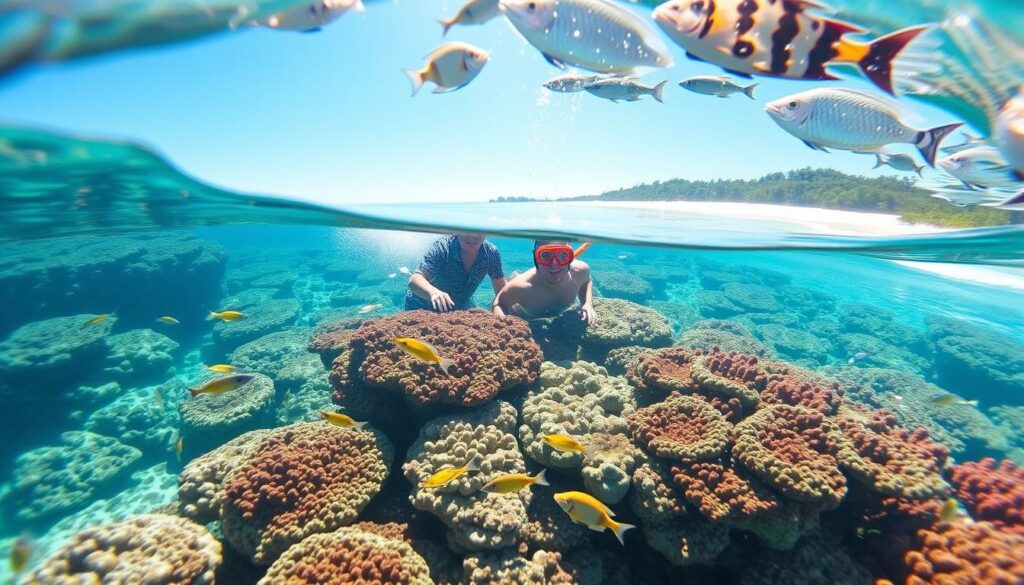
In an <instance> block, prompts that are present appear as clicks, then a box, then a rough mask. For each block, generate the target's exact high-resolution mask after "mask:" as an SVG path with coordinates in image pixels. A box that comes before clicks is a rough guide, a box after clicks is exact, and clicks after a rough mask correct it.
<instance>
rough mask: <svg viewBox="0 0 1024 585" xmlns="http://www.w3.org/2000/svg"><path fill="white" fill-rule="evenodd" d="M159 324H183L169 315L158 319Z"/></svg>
mask: <svg viewBox="0 0 1024 585" xmlns="http://www.w3.org/2000/svg"><path fill="white" fill-rule="evenodd" d="M157 322H158V323H163V324H164V325H180V324H181V323H180V322H179V321H178V320H177V319H175V318H174V317H168V316H167V315H164V316H163V317H160V318H158V319H157Z"/></svg>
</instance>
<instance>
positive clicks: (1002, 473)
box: [949, 457, 1024, 536]
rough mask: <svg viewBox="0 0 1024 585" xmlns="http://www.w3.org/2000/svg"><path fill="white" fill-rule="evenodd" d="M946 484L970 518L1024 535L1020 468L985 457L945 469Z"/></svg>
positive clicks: (1023, 485) (1023, 476)
mask: <svg viewBox="0 0 1024 585" xmlns="http://www.w3.org/2000/svg"><path fill="white" fill-rule="evenodd" d="M949 483H950V484H951V485H952V486H953V490H954V491H955V492H956V497H957V499H958V500H959V501H960V502H962V503H963V505H964V507H965V508H967V511H968V512H970V514H971V518H973V519H974V520H976V521H982V520H984V521H986V522H991V523H992V525H993V526H995V527H996V528H998V529H999V530H1000V531H1002V532H1008V533H1014V534H1019V535H1021V536H1024V467H1019V466H1017V465H1016V464H1015V463H1013V462H1012V461H1007V460H1003V461H1000V462H999V463H996V460H995V459H992V458H990V457H989V458H985V459H982V460H981V461H968V462H966V463H963V464H961V465H954V466H953V467H951V468H950V469H949Z"/></svg>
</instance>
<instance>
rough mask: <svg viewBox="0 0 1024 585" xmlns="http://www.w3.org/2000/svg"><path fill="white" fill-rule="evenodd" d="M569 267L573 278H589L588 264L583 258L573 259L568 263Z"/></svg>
mask: <svg viewBox="0 0 1024 585" xmlns="http://www.w3.org/2000/svg"><path fill="white" fill-rule="evenodd" d="M569 269H570V270H571V271H572V275H573V276H574V277H575V278H581V279H584V280H586V279H588V278H590V265H589V264H587V263H586V262H584V261H583V260H573V261H572V264H570V265H569Z"/></svg>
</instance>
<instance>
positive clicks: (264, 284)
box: [248, 270, 301, 295]
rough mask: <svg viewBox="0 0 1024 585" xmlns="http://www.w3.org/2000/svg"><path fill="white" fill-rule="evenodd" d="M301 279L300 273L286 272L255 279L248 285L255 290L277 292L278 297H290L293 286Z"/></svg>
mask: <svg viewBox="0 0 1024 585" xmlns="http://www.w3.org/2000/svg"><path fill="white" fill-rule="evenodd" d="M299 278H301V277H300V275H299V273H298V272H294V271H291V270H285V271H281V272H274V273H272V274H267V275H265V276H261V277H259V278H256V279H253V280H252V281H250V282H249V283H248V284H249V286H251V287H254V288H269V289H273V290H276V291H277V293H278V295H281V294H284V295H288V294H291V292H292V285H294V284H295V282H296V281H297V280H299Z"/></svg>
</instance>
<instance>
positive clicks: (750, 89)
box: [679, 75, 757, 99]
mask: <svg viewBox="0 0 1024 585" xmlns="http://www.w3.org/2000/svg"><path fill="white" fill-rule="evenodd" d="M679 87H681V88H683V89H685V90H688V91H692V92H693V93H700V94H704V95H713V96H716V97H720V98H727V97H730V96H733V95H736V94H738V93H742V94H743V95H745V96H747V97H748V98H750V99H754V89H755V88H756V87H757V84H756V83H751V84H750V85H748V86H746V87H743V86H742V85H738V84H736V83H733V81H732V79H729V78H728V77H726V76H724V75H719V76H717V77H716V76H713V75H698V76H696V77H691V78H689V79H684V80H683V81H680V82H679Z"/></svg>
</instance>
